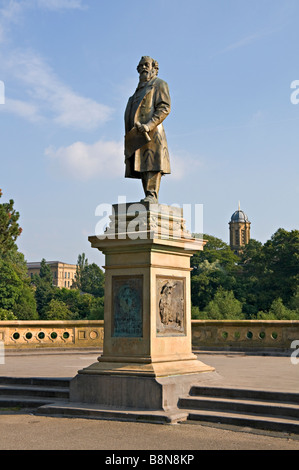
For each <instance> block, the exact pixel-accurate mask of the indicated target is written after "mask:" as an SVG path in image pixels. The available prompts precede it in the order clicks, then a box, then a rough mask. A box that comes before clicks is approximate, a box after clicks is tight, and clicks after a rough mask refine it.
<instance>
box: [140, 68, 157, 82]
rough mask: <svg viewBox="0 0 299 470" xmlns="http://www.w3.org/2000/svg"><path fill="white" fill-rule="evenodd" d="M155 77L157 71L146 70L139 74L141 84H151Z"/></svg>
mask: <svg viewBox="0 0 299 470" xmlns="http://www.w3.org/2000/svg"><path fill="white" fill-rule="evenodd" d="M154 76H155V70H149V71H147V70H144V71H143V72H141V73H140V74H139V82H141V83H144V82H149V81H150V80H151V79H152V78H153V77H154Z"/></svg>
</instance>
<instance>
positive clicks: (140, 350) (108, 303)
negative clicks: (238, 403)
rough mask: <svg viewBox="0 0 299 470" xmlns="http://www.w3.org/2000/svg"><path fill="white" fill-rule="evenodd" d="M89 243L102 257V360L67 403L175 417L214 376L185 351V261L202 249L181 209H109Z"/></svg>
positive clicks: (83, 373)
mask: <svg viewBox="0 0 299 470" xmlns="http://www.w3.org/2000/svg"><path fill="white" fill-rule="evenodd" d="M133 228H134V230H133ZM89 240H90V242H91V245H92V247H93V248H97V249H98V250H100V251H102V252H103V253H104V254H105V271H106V274H105V313H104V325H105V326H104V328H105V329H104V346H103V355H102V356H101V357H99V358H98V361H97V362H96V363H94V364H92V365H90V366H89V367H87V368H85V369H83V370H80V371H79V372H78V375H77V376H76V377H75V378H74V379H73V380H72V382H71V388H70V397H71V401H75V402H83V403H97V404H99V405H104V406H109V407H113V406H114V407H129V408H136V409H141V408H142V409H145V410H153V409H155V410H157V409H158V410H164V411H169V410H175V409H176V405H177V401H178V398H179V396H180V395H183V394H186V393H188V391H189V389H190V386H191V385H192V384H194V383H196V382H197V381H198V380H199V379H200V376H201V373H202V372H210V371H212V370H213V368H211V367H209V366H207V365H205V364H203V363H202V362H200V361H199V360H198V359H197V357H196V356H195V355H194V354H193V353H192V346H191V300H190V299H191V295H190V257H191V256H192V254H193V253H195V252H197V251H199V250H202V249H203V246H204V241H203V240H199V239H195V238H192V236H191V234H190V233H189V232H187V231H186V229H185V224H184V220H183V218H182V210H181V209H178V208H172V207H169V206H164V205H157V204H155V205H150V204H140V203H138V204H136V205H135V204H134V205H133V204H127V205H120V206H114V214H113V216H112V217H111V223H110V226H109V227H108V229H107V230H106V232H105V234H103V235H102V236H100V237H98V236H92V237H89Z"/></svg>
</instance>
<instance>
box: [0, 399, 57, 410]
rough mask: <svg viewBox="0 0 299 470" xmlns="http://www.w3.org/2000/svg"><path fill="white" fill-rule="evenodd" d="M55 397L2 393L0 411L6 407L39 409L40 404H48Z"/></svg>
mask: <svg viewBox="0 0 299 470" xmlns="http://www.w3.org/2000/svg"><path fill="white" fill-rule="evenodd" d="M52 402H53V398H48V399H46V398H40V397H23V396H20V397H15V396H11V395H7V396H5V395H2V396H0V413H1V411H2V409H3V408H4V409H6V408H28V409H37V408H39V407H40V406H44V405H47V404H48V403H52Z"/></svg>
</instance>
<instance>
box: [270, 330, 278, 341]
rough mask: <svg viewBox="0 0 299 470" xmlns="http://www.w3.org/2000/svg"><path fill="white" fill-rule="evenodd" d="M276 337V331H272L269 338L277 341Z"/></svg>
mask: <svg viewBox="0 0 299 470" xmlns="http://www.w3.org/2000/svg"><path fill="white" fill-rule="evenodd" d="M277 337H278V334H277V333H276V331H273V333H272V334H271V338H272V339H277Z"/></svg>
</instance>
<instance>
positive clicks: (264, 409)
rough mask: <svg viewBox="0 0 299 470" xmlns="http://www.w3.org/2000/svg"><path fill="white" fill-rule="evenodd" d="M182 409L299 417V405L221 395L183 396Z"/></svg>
mask: <svg viewBox="0 0 299 470" xmlns="http://www.w3.org/2000/svg"><path fill="white" fill-rule="evenodd" d="M179 408H180V409H186V408H188V409H191V410H211V411H216V410H219V411H225V412H238V413H248V414H256V415H259V416H281V417H283V418H286V419H287V418H291V419H296V418H297V419H299V405H297V404H293V403H282V402H278V403H277V402H270V401H268V402H266V401H258V400H246V399H244V398H241V399H235V398H233V399H229V398H219V397H193V396H192V397H183V398H181V399H180V400H179Z"/></svg>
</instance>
